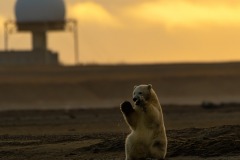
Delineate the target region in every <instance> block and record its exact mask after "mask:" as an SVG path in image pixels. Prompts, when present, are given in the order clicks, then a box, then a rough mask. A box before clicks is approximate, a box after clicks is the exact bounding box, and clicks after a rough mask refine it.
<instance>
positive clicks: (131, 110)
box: [120, 84, 167, 160]
mask: <svg viewBox="0 0 240 160" xmlns="http://www.w3.org/2000/svg"><path fill="white" fill-rule="evenodd" d="M133 101H134V104H135V105H134V106H132V105H131V103H130V102H128V101H125V102H123V103H122V104H121V107H120V109H121V111H122V113H123V116H124V118H125V121H126V123H127V124H128V125H129V127H130V129H131V133H130V134H129V135H128V136H127V138H126V142H125V153H126V160H136V159H164V158H165V156H166V152H167V136H166V131H165V126H164V120H163V113H162V108H161V106H160V103H159V100H158V97H157V95H156V93H155V91H154V90H153V88H152V85H151V84H149V85H139V86H135V87H134V90H133Z"/></svg>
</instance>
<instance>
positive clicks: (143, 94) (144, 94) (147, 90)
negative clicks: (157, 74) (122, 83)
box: [133, 84, 152, 106]
mask: <svg viewBox="0 0 240 160" xmlns="http://www.w3.org/2000/svg"><path fill="white" fill-rule="evenodd" d="M151 90H152V85H151V84H148V85H145V84H142V85H139V86H134V90H133V101H134V103H135V105H137V106H142V105H145V104H146V103H147V102H148V100H149V99H150V97H151Z"/></svg>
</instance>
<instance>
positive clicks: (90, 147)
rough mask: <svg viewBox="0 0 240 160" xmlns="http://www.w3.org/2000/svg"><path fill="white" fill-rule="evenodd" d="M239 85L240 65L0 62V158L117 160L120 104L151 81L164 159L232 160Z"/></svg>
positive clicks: (239, 132) (238, 145)
mask: <svg viewBox="0 0 240 160" xmlns="http://www.w3.org/2000/svg"><path fill="white" fill-rule="evenodd" d="M239 82H240V63H226V64H181V65H180V64H177V65H176V64H173V65H145V66H142V65H139V66H127V65H125V66H78V67H36V66H35V67H28V66H25V67H0V159H2V160H28V159H29V160H51V159H54V160H55V159H56V160H75V159H76V160H85V159H86V160H90V159H92V160H94V159H102V160H108V159H109V160H122V159H124V139H125V138H126V135H127V134H128V133H129V128H128V126H127V125H126V123H125V122H124V119H123V117H122V114H121V112H120V110H119V104H120V103H121V102H123V101H124V100H131V99H132V98H131V94H132V93H131V92H132V89H133V86H134V85H136V84H142V83H151V84H152V85H153V87H154V89H155V90H156V92H157V94H158V96H159V98H160V101H161V104H162V108H163V112H164V117H165V125H166V129H167V136H168V140H169V146H168V154H167V158H166V160H203V159H207V160H208V159H209V160H210V159H211V160H239V159H240V118H239V117H240V103H239V102H240V90H239V88H240V83H239ZM209 102H211V103H209ZM212 102H213V103H212ZM166 104H167V105H166Z"/></svg>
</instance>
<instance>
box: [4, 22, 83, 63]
mask: <svg viewBox="0 0 240 160" xmlns="http://www.w3.org/2000/svg"><path fill="white" fill-rule="evenodd" d="M48 31H68V32H71V33H72V34H73V40H74V59H75V64H76V65H77V64H79V47H78V24H77V21H76V20H75V19H67V20H65V21H56V22H41V23H39V22H15V21H12V20H9V21H6V22H5V23H4V47H5V50H6V51H8V50H9V37H10V35H12V34H14V33H17V32H31V34H32V48H33V51H34V50H40V51H43V53H44V52H47V47H46V46H47V36H46V34H47V32H48ZM46 57H47V56H46ZM46 61H47V59H46Z"/></svg>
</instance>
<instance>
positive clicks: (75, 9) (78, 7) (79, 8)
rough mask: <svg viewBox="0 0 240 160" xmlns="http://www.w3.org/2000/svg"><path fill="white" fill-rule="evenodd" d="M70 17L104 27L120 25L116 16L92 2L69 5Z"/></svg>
mask: <svg viewBox="0 0 240 160" xmlns="http://www.w3.org/2000/svg"><path fill="white" fill-rule="evenodd" d="M69 11H70V17H74V18H77V19H79V20H80V22H81V23H84V24H92V25H100V26H105V27H121V23H120V22H119V21H118V19H117V18H116V17H114V16H113V15H112V14H111V13H110V12H108V11H107V10H106V9H105V8H104V7H102V6H101V5H100V4H97V3H94V2H83V3H78V4H75V5H73V6H71V7H70V9H69Z"/></svg>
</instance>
